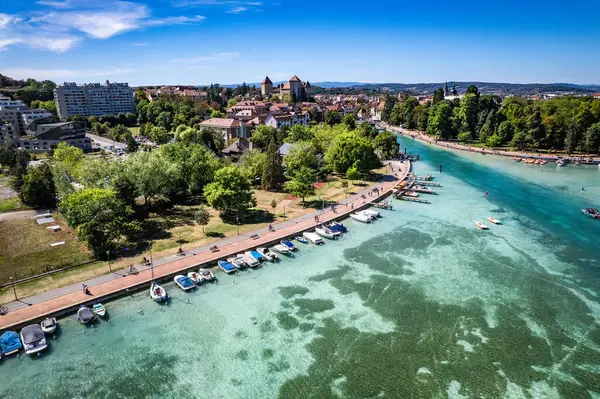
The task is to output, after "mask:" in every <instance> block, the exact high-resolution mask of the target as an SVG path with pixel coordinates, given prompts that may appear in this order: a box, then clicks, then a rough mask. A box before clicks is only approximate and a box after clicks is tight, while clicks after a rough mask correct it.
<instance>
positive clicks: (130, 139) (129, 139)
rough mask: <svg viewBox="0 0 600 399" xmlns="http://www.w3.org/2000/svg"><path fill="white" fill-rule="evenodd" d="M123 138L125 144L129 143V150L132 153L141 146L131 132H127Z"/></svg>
mask: <svg viewBox="0 0 600 399" xmlns="http://www.w3.org/2000/svg"><path fill="white" fill-rule="evenodd" d="M123 138H124V139H125V144H127V152H128V153H130V154H131V153H133V152H136V151H137V150H138V148H140V143H138V142H137V141H135V139H134V138H133V135H132V134H131V132H127V133H125V135H124V136H123Z"/></svg>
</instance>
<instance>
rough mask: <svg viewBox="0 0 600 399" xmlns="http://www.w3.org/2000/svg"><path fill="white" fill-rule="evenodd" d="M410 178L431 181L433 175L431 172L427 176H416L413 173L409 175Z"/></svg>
mask: <svg viewBox="0 0 600 399" xmlns="http://www.w3.org/2000/svg"><path fill="white" fill-rule="evenodd" d="M408 178H409V179H411V180H418V181H429V180H431V179H432V178H433V176H431V175H430V174H429V175H427V176H415V175H412V176H408Z"/></svg>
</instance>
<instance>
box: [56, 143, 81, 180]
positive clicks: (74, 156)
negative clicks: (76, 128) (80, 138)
mask: <svg viewBox="0 0 600 399" xmlns="http://www.w3.org/2000/svg"><path fill="white" fill-rule="evenodd" d="M83 157H84V154H83V151H82V150H81V149H80V148H77V147H73V146H70V145H68V144H67V143H65V142H62V143H59V144H58V146H57V147H56V149H55V150H54V155H53V156H52V159H54V161H56V162H59V163H61V164H63V165H64V166H65V167H66V169H67V170H68V171H69V172H70V173H71V174H74V173H75V170H76V169H77V166H78V165H79V163H80V162H81V160H82V159H83Z"/></svg>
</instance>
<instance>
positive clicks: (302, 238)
mask: <svg viewBox="0 0 600 399" xmlns="http://www.w3.org/2000/svg"><path fill="white" fill-rule="evenodd" d="M294 239H295V240H296V241H298V242H301V243H302V244H308V240H307V239H306V238H304V237H302V236H296V237H294Z"/></svg>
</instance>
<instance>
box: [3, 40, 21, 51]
mask: <svg viewBox="0 0 600 399" xmlns="http://www.w3.org/2000/svg"><path fill="white" fill-rule="evenodd" d="M21 42H22V39H19V38H16V37H15V38H8V39H0V51H2V50H6V48H7V47H8V46H10V45H12V44H17V43H21Z"/></svg>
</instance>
